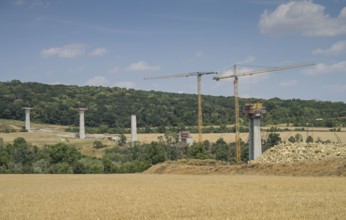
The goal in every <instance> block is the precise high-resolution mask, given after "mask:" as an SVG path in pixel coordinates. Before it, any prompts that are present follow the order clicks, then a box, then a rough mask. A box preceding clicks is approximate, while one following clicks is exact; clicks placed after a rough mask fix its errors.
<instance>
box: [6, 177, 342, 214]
mask: <svg viewBox="0 0 346 220" xmlns="http://www.w3.org/2000/svg"><path fill="white" fill-rule="evenodd" d="M0 188H1V191H0V201H1V205H0V219H35V220H36V219H346V206H345V204H346V178H341V177H274V176H245V175H244V176H218V175H216V176H212V175H210V176H194V175H149V174H131V175H130V174H126V175H0Z"/></svg>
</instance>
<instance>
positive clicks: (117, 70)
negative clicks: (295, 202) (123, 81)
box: [109, 66, 120, 73]
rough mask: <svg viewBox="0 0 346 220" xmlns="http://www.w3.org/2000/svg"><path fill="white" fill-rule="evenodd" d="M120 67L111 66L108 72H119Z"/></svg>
mask: <svg viewBox="0 0 346 220" xmlns="http://www.w3.org/2000/svg"><path fill="white" fill-rule="evenodd" d="M119 70H120V68H119V67H118V66H113V68H112V69H110V70H109V72H110V73H117V72H119Z"/></svg>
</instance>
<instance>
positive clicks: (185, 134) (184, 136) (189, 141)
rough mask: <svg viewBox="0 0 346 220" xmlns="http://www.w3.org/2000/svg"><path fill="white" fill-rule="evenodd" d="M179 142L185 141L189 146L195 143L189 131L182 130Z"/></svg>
mask: <svg viewBox="0 0 346 220" xmlns="http://www.w3.org/2000/svg"><path fill="white" fill-rule="evenodd" d="M179 142H182V143H185V144H187V145H188V146H192V145H193V139H192V137H191V135H190V132H189V131H181V132H179Z"/></svg>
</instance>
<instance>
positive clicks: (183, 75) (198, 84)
mask: <svg viewBox="0 0 346 220" xmlns="http://www.w3.org/2000/svg"><path fill="white" fill-rule="evenodd" d="M209 74H218V72H192V73H181V74H174V75H166V76H156V77H155V76H154V77H145V78H144V80H151V79H168V78H178V77H190V76H197V93H198V141H199V142H202V141H203V137H202V95H201V90H202V88H201V87H202V82H201V81H202V76H203V75H209Z"/></svg>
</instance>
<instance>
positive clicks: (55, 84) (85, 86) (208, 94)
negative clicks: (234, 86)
mask: <svg viewBox="0 0 346 220" xmlns="http://www.w3.org/2000/svg"><path fill="white" fill-rule="evenodd" d="M11 81H19V82H20V83H38V84H43V85H49V86H77V87H101V88H110V89H113V88H118V89H126V90H135V91H144V92H162V93H169V94H180V95H195V96H197V94H196V93H180V92H168V91H161V90H144V89H136V88H125V87H118V86H112V87H111V86H102V85H99V86H98V85H74V84H47V83H41V82H34V81H30V82H22V81H20V80H18V79H12V80H9V81H0V83H1V82H2V83H10V82H11ZM202 96H213V97H224V98H230V97H234V96H233V95H231V96H224V95H209V94H202ZM239 99H258V100H260V99H262V100H270V99H280V100H282V101H289V100H301V101H316V102H333V103H337V102H341V103H344V104H346V102H343V101H332V100H318V99H301V98H290V99H283V98H280V97H271V98H256V97H241V96H239Z"/></svg>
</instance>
